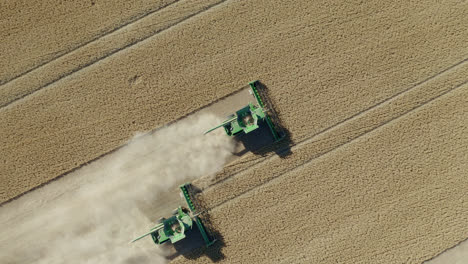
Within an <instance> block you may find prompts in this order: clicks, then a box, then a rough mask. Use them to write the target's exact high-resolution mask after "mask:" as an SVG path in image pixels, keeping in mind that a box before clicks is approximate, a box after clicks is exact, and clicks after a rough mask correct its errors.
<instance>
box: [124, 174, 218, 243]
mask: <svg viewBox="0 0 468 264" xmlns="http://www.w3.org/2000/svg"><path fill="white" fill-rule="evenodd" d="M190 186H191V184H190V183H186V184H183V185H181V186H179V188H180V190H181V194H182V196H183V197H184V199H185V201H186V203H187V206H188V209H187V208H185V207H182V206H179V207H178V208H177V209H175V210H174V211H173V213H172V216H171V217H169V218H161V219H159V220H158V223H157V225H156V226H155V227H153V228H151V229H150V231H149V232H147V233H145V234H143V235H141V236H139V237H137V238H135V239H134V240H132V241H131V242H130V243H133V242H135V241H138V240H140V239H142V238H144V237H146V236H149V235H151V238H152V239H153V241H154V243H155V244H158V245H160V244H164V243H166V242H168V241H170V242H171V243H172V244H174V243H176V242H178V241H180V240H182V239H184V238H186V233H187V231H189V230H191V229H192V228H193V223H195V224H196V225H197V227H198V230H199V231H200V234H201V236H202V238H203V240H204V242H205V245H206V246H211V245H212V244H213V243H214V242H216V239H215V238H214V237H213V236H212V235H210V234H209V233H208V231H207V229H206V227H205V225H204V224H203V222H202V220H201V219H200V217H199V215H200V213H201V212H196V208H195V205H194V201H193V200H192V198H191V196H190Z"/></svg>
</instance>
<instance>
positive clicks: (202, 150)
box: [0, 115, 234, 264]
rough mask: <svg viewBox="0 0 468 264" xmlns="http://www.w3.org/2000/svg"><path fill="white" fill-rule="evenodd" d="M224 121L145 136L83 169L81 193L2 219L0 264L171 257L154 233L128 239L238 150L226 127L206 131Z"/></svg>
mask: <svg viewBox="0 0 468 264" xmlns="http://www.w3.org/2000/svg"><path fill="white" fill-rule="evenodd" d="M218 121H219V120H217V118H215V117H214V116H211V115H203V116H200V117H199V118H191V119H188V118H186V119H184V120H182V121H179V122H177V123H175V124H173V125H171V126H168V127H165V128H162V129H160V130H158V131H157V132H155V133H152V134H146V135H137V136H136V137H135V138H134V139H132V140H131V141H130V142H129V143H128V144H127V145H126V146H125V147H123V148H121V149H120V150H118V151H117V152H115V153H113V154H111V155H110V156H109V157H106V158H105V159H103V160H102V161H98V162H95V163H92V164H90V165H88V166H86V167H85V168H83V169H80V171H81V174H87V177H86V178H84V180H82V181H80V183H79V184H78V185H77V186H76V188H75V189H74V190H73V191H68V192H65V193H63V194H60V195H57V197H55V198H53V199H52V200H51V201H50V202H47V204H41V205H40V206H37V208H35V209H34V210H32V211H31V212H28V213H26V214H25V215H24V216H23V217H21V218H20V217H16V218H18V219H15V217H14V216H11V217H9V219H8V220H2V221H3V223H2V225H3V227H2V236H1V238H0V248H2V250H1V252H0V262H1V263H48V264H53V263H165V262H166V260H165V257H164V255H165V254H167V253H166V252H164V250H162V249H161V248H160V247H157V246H156V245H154V244H153V242H152V241H151V239H149V238H148V239H143V240H141V241H138V242H137V243H133V244H131V245H129V244H128V242H129V241H130V240H131V239H132V238H134V237H136V236H137V235H140V234H141V233H143V232H146V231H147V230H148V229H149V228H150V227H151V226H152V222H153V221H154V220H155V219H154V217H155V215H157V213H158V212H154V211H152V210H150V209H148V208H151V206H152V205H154V204H157V203H158V199H160V194H161V193H163V192H167V191H170V192H176V186H177V184H180V183H181V182H184V181H189V180H191V179H194V178H197V177H200V176H203V175H210V174H213V173H215V172H216V171H218V170H219V169H221V168H222V166H223V165H224V163H225V162H226V161H227V159H228V158H229V157H230V156H231V153H232V151H233V148H234V143H233V142H232V141H231V140H230V139H229V137H227V136H225V135H224V134H223V133H222V131H217V132H216V133H213V134H208V135H206V136H204V135H203V131H204V130H205V129H207V128H209V127H211V126H213V125H215V124H216V123H217V122H218ZM75 176H77V175H70V177H75ZM56 185H57V186H56V187H54V188H56V189H59V188H60V184H59V183H57V184H56ZM45 187H48V186H45ZM27 196H28V195H25V196H24V197H22V198H21V199H28V197H27ZM14 202H15V201H14ZM34 202H37V201H34ZM0 209H3V208H0ZM171 209H172V208H171ZM2 211H3V212H5V210H2ZM160 216H164V215H160ZM9 225H10V227H9ZM7 229H8V230H7Z"/></svg>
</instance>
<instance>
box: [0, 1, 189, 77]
mask: <svg viewBox="0 0 468 264" xmlns="http://www.w3.org/2000/svg"><path fill="white" fill-rule="evenodd" d="M177 2H180V0H175V1H173V2H170V3H167V4H165V5H163V6H160V7H158V8H156V9H153V10H150V11H149V12H146V13H144V14H143V15H140V16H136V17H133V18H130V20H129V21H127V22H124V23H123V24H121V25H119V26H118V27H115V28H113V29H111V30H110V31H107V32H105V33H103V34H101V35H98V36H96V37H94V38H92V39H91V40H89V41H86V42H83V43H81V44H79V45H78V46H76V47H74V48H72V49H70V50H68V51H66V52H65V53H63V54H61V55H59V56H57V57H54V58H52V59H50V60H48V61H46V62H43V63H41V64H39V65H37V66H35V67H32V68H31V69H28V70H27V71H25V72H23V73H21V74H19V75H17V76H15V77H12V78H10V79H7V80H0V85H4V84H7V83H9V82H11V81H14V80H16V79H18V78H20V77H22V76H24V75H26V74H28V73H30V72H32V71H34V70H36V69H38V68H40V67H42V66H44V65H46V64H48V63H50V62H53V61H55V60H58V59H60V58H62V57H64V56H66V55H67V54H69V53H72V52H73V51H75V50H78V49H80V48H82V47H84V46H86V45H88V44H89V43H91V42H94V41H96V40H99V39H101V38H103V37H105V36H107V35H110V34H112V33H114V32H115V31H117V30H119V29H121V28H124V27H126V26H129V25H131V24H133V23H135V22H138V21H139V20H141V19H143V18H145V17H147V16H149V15H151V14H154V13H156V12H158V11H161V10H163V9H164V8H167V7H169V6H171V5H174V4H176V3H177ZM55 53H59V52H55ZM42 56H44V55H42Z"/></svg>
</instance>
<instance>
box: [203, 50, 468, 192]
mask: <svg viewBox="0 0 468 264" xmlns="http://www.w3.org/2000/svg"><path fill="white" fill-rule="evenodd" d="M466 62H468V58H464V59H463V60H461V61H459V62H457V63H455V64H453V65H451V66H450V67H448V68H446V69H444V70H442V71H440V72H438V73H436V74H434V75H431V76H429V77H428V78H425V79H424V80H422V81H419V82H417V83H416V84H414V85H412V86H410V87H409V88H407V89H405V90H403V91H401V92H398V93H396V94H394V95H392V96H390V97H388V98H386V99H384V100H383V101H381V102H379V103H377V104H374V105H372V106H370V107H368V108H366V109H364V110H361V111H359V112H357V113H355V114H353V115H351V116H349V117H348V118H345V119H343V120H342V121H340V122H338V123H336V124H334V125H332V126H329V127H327V128H325V129H323V130H321V131H319V132H318V133H315V134H314V135H312V136H310V137H306V138H303V139H301V140H299V141H297V142H291V144H290V146H289V147H286V148H282V149H280V150H279V151H278V153H279V154H281V153H284V152H287V151H289V148H299V147H300V146H301V145H304V144H307V143H308V142H310V141H312V140H313V139H314V138H316V137H318V136H321V135H323V134H325V133H327V132H328V131H332V130H334V129H336V128H337V127H338V126H340V125H343V124H345V123H346V122H348V121H351V120H353V119H355V118H357V117H358V116H360V115H363V114H365V113H366V112H368V111H370V110H372V109H374V108H377V107H379V106H381V105H383V104H385V103H388V102H390V101H391V100H393V99H395V98H397V97H399V96H402V95H403V94H405V93H407V92H409V91H411V90H413V89H416V88H418V87H419V86H421V85H424V84H425V83H427V82H430V81H431V80H434V79H436V78H438V77H440V76H441V75H443V74H448V73H449V72H450V71H451V70H453V69H455V68H457V67H463V64H464V63H466ZM466 71H467V72H468V70H466ZM275 157H276V155H274V154H270V155H268V156H263V157H256V156H252V159H249V160H239V161H238V162H236V163H235V164H231V165H228V166H226V167H227V168H230V167H234V166H236V167H237V165H241V163H244V164H248V163H250V162H252V163H250V164H249V165H248V166H243V167H241V168H237V169H236V168H234V169H233V170H231V171H226V170H223V172H221V173H220V174H224V177H222V178H219V180H218V181H216V182H214V183H212V184H210V185H209V186H208V187H207V188H205V189H208V188H211V187H213V186H215V185H217V184H220V183H222V182H224V181H226V180H228V179H229V178H230V177H232V176H235V175H237V174H239V173H242V172H245V171H247V170H249V169H250V168H252V167H253V166H255V167H257V166H260V165H261V163H263V162H266V161H268V160H271V159H273V158H275Z"/></svg>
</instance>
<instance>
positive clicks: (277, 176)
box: [208, 80, 468, 210]
mask: <svg viewBox="0 0 468 264" xmlns="http://www.w3.org/2000/svg"><path fill="white" fill-rule="evenodd" d="M467 83H468V80H467V81H465V82H463V83H461V84H459V85H457V86H455V87H453V88H451V89H449V90H447V91H445V92H443V93H441V94H439V95H437V96H435V97H433V98H431V99H429V100H426V101H424V102H422V103H420V104H418V105H417V106H414V107H412V108H410V109H409V110H407V111H405V112H403V114H401V115H398V116H395V117H393V118H391V119H389V120H387V121H385V122H383V123H382V124H379V125H378V126H376V127H374V128H372V129H370V130H368V131H366V132H364V133H362V134H360V135H359V136H357V137H354V138H352V139H351V140H349V141H346V142H344V143H341V144H338V145H337V146H335V147H334V148H332V149H330V150H328V151H325V152H323V153H321V154H320V155H317V156H315V157H313V158H310V159H307V160H306V161H304V162H303V163H302V164H300V165H298V166H296V167H294V168H292V169H290V170H287V171H284V172H281V173H279V174H278V175H275V176H273V177H271V178H270V179H268V180H266V181H264V182H262V183H261V184H259V185H256V186H254V187H252V188H250V189H247V190H245V191H243V192H240V193H239V194H237V195H236V196H235V197H233V198H231V199H227V200H225V201H223V202H221V203H218V204H215V205H213V206H210V208H209V209H208V210H213V209H214V208H216V207H219V206H222V205H224V204H226V203H228V202H231V201H234V200H236V199H239V198H240V197H241V196H244V195H245V194H248V193H250V192H252V191H254V190H255V189H257V188H259V187H261V186H263V185H266V184H268V183H270V182H272V181H274V180H277V179H279V178H281V177H283V176H286V175H288V174H289V173H293V172H295V171H297V170H299V169H301V168H303V167H305V166H306V165H307V164H309V163H310V162H312V161H314V160H315V159H318V158H320V157H322V156H325V155H327V154H328V153H331V152H333V151H335V150H337V149H339V148H341V147H343V146H345V145H348V144H350V143H352V142H354V141H355V140H357V139H359V138H361V137H363V136H365V135H367V134H369V133H371V132H372V131H375V130H377V129H379V128H381V127H383V126H385V125H388V124H390V123H392V122H393V121H395V120H398V119H400V118H402V117H404V116H406V115H407V114H409V113H411V112H413V111H414V110H416V109H419V108H421V107H423V106H424V105H427V104H428V103H430V102H432V101H434V100H436V99H438V98H441V97H442V96H444V95H446V94H448V93H450V92H452V91H454V90H456V89H458V88H460V87H463V86H464V85H465V84H467Z"/></svg>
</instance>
